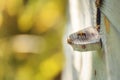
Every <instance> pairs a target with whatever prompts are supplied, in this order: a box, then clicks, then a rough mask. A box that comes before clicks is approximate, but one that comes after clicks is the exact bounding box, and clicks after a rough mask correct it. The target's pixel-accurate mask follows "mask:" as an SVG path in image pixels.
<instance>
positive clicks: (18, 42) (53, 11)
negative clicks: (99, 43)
mask: <svg viewBox="0 0 120 80" xmlns="http://www.w3.org/2000/svg"><path fill="white" fill-rule="evenodd" d="M66 6H67V0H0V64H1V65H0V80H61V79H60V77H61V72H62V69H63V67H64V63H65V58H64V54H63V50H62V36H63V32H64V26H65V24H66Z"/></svg>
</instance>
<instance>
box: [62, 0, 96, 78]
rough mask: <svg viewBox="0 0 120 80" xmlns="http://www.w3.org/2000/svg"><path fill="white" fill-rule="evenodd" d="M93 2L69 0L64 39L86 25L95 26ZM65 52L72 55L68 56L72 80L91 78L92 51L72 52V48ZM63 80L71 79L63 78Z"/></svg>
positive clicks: (92, 0)
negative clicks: (68, 17) (68, 15)
mask: <svg viewBox="0 0 120 80" xmlns="http://www.w3.org/2000/svg"><path fill="white" fill-rule="evenodd" d="M94 3H95V1H94V0H69V13H70V25H68V28H67V29H68V30H67V32H66V36H65V38H64V40H66V39H67V38H66V37H68V36H69V34H72V33H73V32H76V31H79V30H81V29H84V28H86V27H90V26H95V14H96V13H95V12H96V11H95V5H94ZM93 9H94V10H93ZM65 45H66V46H65V47H67V49H68V48H69V49H71V48H70V47H71V46H68V45H67V44H65ZM67 52H69V53H66V54H67V55H66V56H67V57H68V55H71V56H72V58H70V59H71V60H70V61H72V63H71V64H72V76H73V79H72V80H91V75H92V74H91V73H92V52H90V51H89V52H78V51H73V52H72V50H69V51H67ZM71 56H69V57H71ZM67 62H69V61H67ZM69 66H70V65H69ZM63 80H71V79H68V78H65V79H63Z"/></svg>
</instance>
